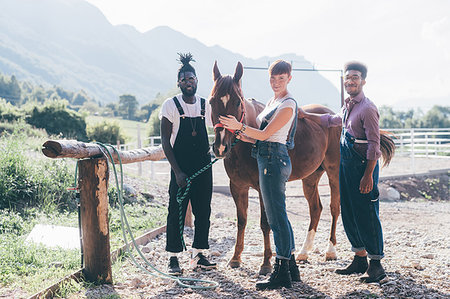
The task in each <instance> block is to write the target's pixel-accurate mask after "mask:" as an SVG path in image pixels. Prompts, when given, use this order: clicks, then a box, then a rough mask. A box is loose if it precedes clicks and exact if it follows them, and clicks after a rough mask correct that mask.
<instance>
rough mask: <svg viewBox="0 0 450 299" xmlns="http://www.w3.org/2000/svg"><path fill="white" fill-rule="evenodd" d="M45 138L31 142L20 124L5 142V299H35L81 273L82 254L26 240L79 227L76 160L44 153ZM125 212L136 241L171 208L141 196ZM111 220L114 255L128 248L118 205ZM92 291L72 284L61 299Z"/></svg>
mask: <svg viewBox="0 0 450 299" xmlns="http://www.w3.org/2000/svg"><path fill="white" fill-rule="evenodd" d="M27 129H29V128H27ZM41 134H42V132H38V134H34V135H33V136H34V137H30V136H29V135H28V132H25V131H24V130H22V129H21V128H20V126H18V125H16V126H15V127H11V131H4V133H3V136H1V137H0V149H1V150H2V151H1V152H0V161H1V163H0V164H1V165H0V191H1V192H2V198H1V199H0V202H2V203H4V205H3V207H2V208H0V297H2V296H3V294H11V293H10V292H11V291H13V292H14V291H17V294H19V293H20V296H22V295H23V293H24V292H25V293H27V294H28V295H31V294H34V293H36V292H38V291H40V290H42V289H43V288H45V287H48V286H50V285H52V284H54V283H56V282H57V281H59V280H60V279H62V278H63V277H65V276H67V275H68V274H72V273H73V272H75V271H77V270H79V269H80V268H81V265H80V252H79V250H78V249H76V250H66V249H62V248H47V247H45V246H43V245H40V244H33V243H27V242H26V241H25V239H26V236H27V235H28V234H29V233H30V232H31V230H32V228H33V227H34V226H35V225H36V224H52V225H62V226H71V227H78V214H77V210H76V201H75V196H74V194H73V192H67V191H66V188H67V187H69V186H72V185H73V183H74V171H75V165H74V164H75V161H74V160H65V159H64V160H63V159H49V158H46V157H44V156H43V155H42V153H41V152H40V148H41V146H42V144H43V141H44V140H45V139H48V138H49V137H48V136H41ZM111 185H112V182H111ZM14 188H16V189H14ZM16 190H18V191H16ZM19 191H20V192H21V193H20V194H22V195H21V196H18V192H19ZM112 194H113V192H112ZM25 197H26V198H25ZM125 211H126V215H127V219H128V222H129V224H130V226H131V230H132V232H133V234H134V236H135V237H138V236H139V235H141V234H142V233H144V232H145V231H147V230H151V229H153V228H155V227H158V226H160V225H162V224H163V223H165V218H166V215H167V209H166V208H164V207H161V206H157V205H155V204H152V203H150V202H147V201H146V200H145V199H144V198H139V196H138V200H137V201H136V202H135V203H133V204H127V205H125ZM109 216H110V217H109V221H110V242H111V250H114V249H116V248H118V247H121V246H122V245H123V244H124V241H123V238H122V232H121V225H120V214H119V209H118V207H117V206H114V205H113V206H112V207H110V209H109ZM127 237H128V236H127ZM117 267H120V261H118V265H114V266H113V271H114V269H116V271H117V272H116V273H118V272H119V270H117V269H120V268H117ZM114 275H116V274H114ZM118 275H120V273H118ZM87 287H89V284H87V283H85V282H75V281H69V282H67V283H65V284H64V286H63V287H62V288H61V290H60V293H59V294H58V296H59V297H67V296H68V294H70V293H73V292H78V291H79V290H81V289H84V288H87ZM7 296H9V295H7ZM111 298H113V297H111Z"/></svg>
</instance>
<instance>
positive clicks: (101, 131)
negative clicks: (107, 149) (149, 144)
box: [87, 120, 125, 144]
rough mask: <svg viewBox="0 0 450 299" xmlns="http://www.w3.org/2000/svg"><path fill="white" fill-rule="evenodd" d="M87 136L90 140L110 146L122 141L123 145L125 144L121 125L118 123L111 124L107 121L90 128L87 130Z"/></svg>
mask: <svg viewBox="0 0 450 299" xmlns="http://www.w3.org/2000/svg"><path fill="white" fill-rule="evenodd" d="M87 135H88V138H89V140H92V141H98V142H102V143H108V144H117V141H120V143H121V144H123V143H125V137H124V136H123V134H122V131H121V129H120V125H119V123H118V122H115V121H114V122H109V121H107V120H105V121H102V122H100V123H97V124H95V125H92V126H89V127H88V129H87Z"/></svg>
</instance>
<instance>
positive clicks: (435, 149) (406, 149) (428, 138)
mask: <svg viewBox="0 0 450 299" xmlns="http://www.w3.org/2000/svg"><path fill="white" fill-rule="evenodd" d="M383 130H385V131H389V132H391V133H392V134H394V136H395V138H394V143H395V147H396V153H395V154H396V155H399V156H406V157H410V158H411V164H412V165H414V158H415V157H430V158H448V159H450V128H444V129H424V128H420V129H383ZM208 137H209V140H210V143H212V142H213V140H214V135H208ZM140 144H141V146H142V147H147V146H158V145H160V144H161V137H160V136H152V137H147V138H142V139H141V137H140V136H138V142H135V143H127V144H118V145H117V147H118V149H119V150H123V151H129V150H133V149H136V148H139V147H140V146H138V145H140ZM145 163H149V164H150V166H149V168H150V169H149V172H150V176H151V178H155V176H156V175H157V174H159V173H157V172H156V171H155V168H156V165H157V164H160V163H165V164H167V163H168V162H167V160H165V159H164V160H161V161H147V162H145ZM413 168H414V167H413ZM127 169H130V170H132V171H135V172H136V171H137V174H138V175H139V176H141V175H142V164H141V162H139V163H134V164H133V165H129V166H127ZM147 171H148V170H147ZM147 173H148V172H147Z"/></svg>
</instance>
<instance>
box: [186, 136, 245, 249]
mask: <svg viewBox="0 0 450 299" xmlns="http://www.w3.org/2000/svg"><path fill="white" fill-rule="evenodd" d="M238 141H239V140H238V139H237V138H235V139H234V141H233V143H232V144H231V148H233V146H235V144H236V143H237V142H238ZM230 151H231V149H230ZM218 160H219V159H218V158H214V160H212V161H211V162H209V163H208V164H206V165H205V166H204V167H202V168H201V169H199V170H198V171H196V172H195V173H194V174H193V175H191V176H190V177H188V178H187V179H186V182H187V185H186V186H185V187H184V188H185V190H184V192H183V188H178V191H177V203H178V207H179V224H180V238H181V244H182V245H183V248H184V250H187V249H186V244H185V242H184V236H183V231H184V222H183V205H182V203H183V200H184V199H185V198H186V196H187V194H188V193H189V189H190V188H191V183H192V180H194V179H195V178H196V177H198V176H199V175H200V174H202V173H203V172H205V171H206V170H207V169H208V168H210V167H212V165H213V164H214V163H216V162H217V161H218Z"/></svg>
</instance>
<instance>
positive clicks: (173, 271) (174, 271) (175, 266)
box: [169, 256, 183, 276]
mask: <svg viewBox="0 0 450 299" xmlns="http://www.w3.org/2000/svg"><path fill="white" fill-rule="evenodd" d="M169 274H170V275H174V276H179V275H181V274H183V270H182V269H181V268H180V264H179V263H178V258H177V257H176V256H171V257H170V260H169Z"/></svg>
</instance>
